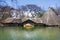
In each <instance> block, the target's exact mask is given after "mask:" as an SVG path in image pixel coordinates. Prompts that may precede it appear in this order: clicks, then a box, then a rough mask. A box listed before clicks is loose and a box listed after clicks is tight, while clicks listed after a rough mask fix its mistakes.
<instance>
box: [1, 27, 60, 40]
mask: <svg viewBox="0 0 60 40" xmlns="http://www.w3.org/2000/svg"><path fill="white" fill-rule="evenodd" d="M0 40H60V29H59V28H58V27H46V28H35V29H33V30H32V29H31V30H30V29H21V28H20V27H5V28H0Z"/></svg>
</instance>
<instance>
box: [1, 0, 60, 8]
mask: <svg viewBox="0 0 60 40" xmlns="http://www.w3.org/2000/svg"><path fill="white" fill-rule="evenodd" d="M27 4H35V5H37V6H39V7H42V8H43V9H48V7H53V8H56V7H60V0H0V5H3V6H4V5H8V6H11V7H14V8H18V7H20V6H22V5H27Z"/></svg>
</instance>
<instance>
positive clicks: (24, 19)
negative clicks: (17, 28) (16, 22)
mask: <svg viewBox="0 0 60 40" xmlns="http://www.w3.org/2000/svg"><path fill="white" fill-rule="evenodd" d="M26 20H31V21H33V22H36V23H41V18H23V19H22V22H24V21H26Z"/></svg>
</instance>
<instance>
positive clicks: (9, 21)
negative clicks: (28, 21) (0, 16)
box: [2, 18, 21, 23]
mask: <svg viewBox="0 0 60 40" xmlns="http://www.w3.org/2000/svg"><path fill="white" fill-rule="evenodd" d="M20 22H21V20H20V19H14V18H7V19H5V20H2V23H20Z"/></svg>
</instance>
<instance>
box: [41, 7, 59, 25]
mask: <svg viewBox="0 0 60 40" xmlns="http://www.w3.org/2000/svg"><path fill="white" fill-rule="evenodd" d="M41 19H42V21H43V23H45V24H46V25H60V18H59V17H58V16H57V14H56V11H55V10H54V9H53V8H49V9H48V11H46V12H45V13H44V15H43V16H42V18H41Z"/></svg>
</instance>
